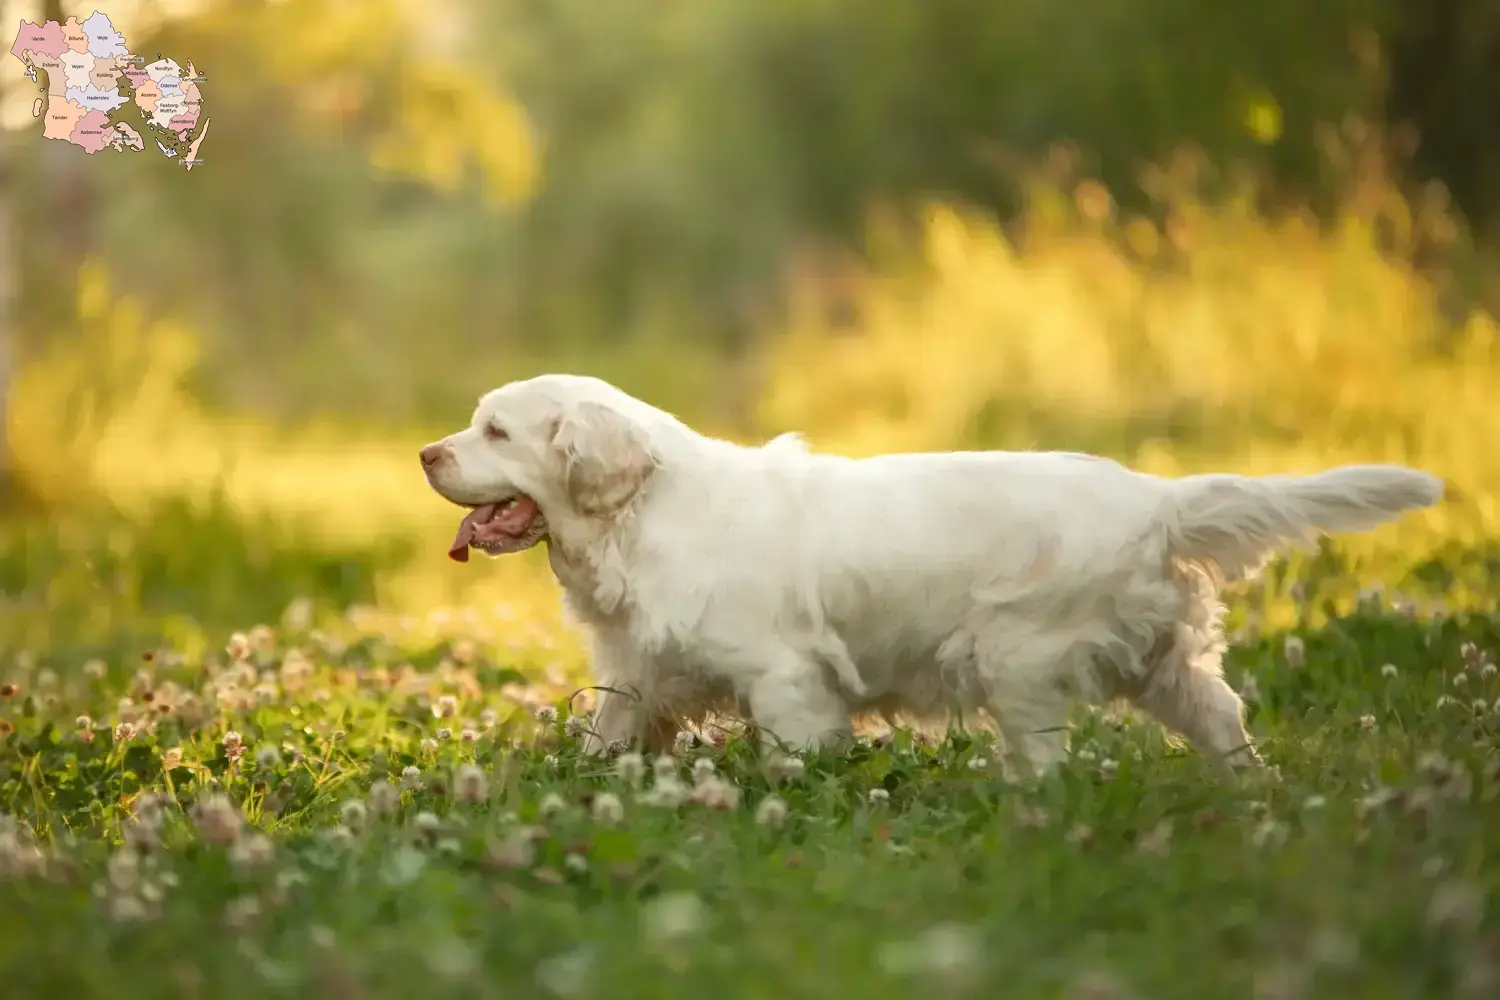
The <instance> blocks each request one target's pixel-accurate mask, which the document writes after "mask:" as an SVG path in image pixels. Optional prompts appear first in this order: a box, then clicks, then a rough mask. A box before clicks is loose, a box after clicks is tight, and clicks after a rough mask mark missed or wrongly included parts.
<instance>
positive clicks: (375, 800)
mask: <svg viewBox="0 0 1500 1000" xmlns="http://www.w3.org/2000/svg"><path fill="white" fill-rule="evenodd" d="M367 801H368V804H369V806H370V811H371V812H373V813H374V814H375V815H377V816H389V815H391V814H392V813H394V812H395V811H396V809H397V808H398V807H399V806H400V805H401V792H400V790H398V789H397V788H396V786H395V785H393V784H391V783H390V782H389V781H385V780H381V781H377V782H375V783H374V784H373V785H371V786H370V794H369V796H368V799H367Z"/></svg>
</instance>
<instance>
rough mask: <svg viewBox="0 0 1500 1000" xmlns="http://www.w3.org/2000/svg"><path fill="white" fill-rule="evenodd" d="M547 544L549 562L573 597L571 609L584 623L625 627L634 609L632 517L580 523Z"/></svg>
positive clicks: (596, 625)
mask: <svg viewBox="0 0 1500 1000" xmlns="http://www.w3.org/2000/svg"><path fill="white" fill-rule="evenodd" d="M569 527H570V529H571V530H566V531H562V532H554V533H553V535H552V536H551V537H549V538H548V540H547V562H548V564H549V565H550V566H551V567H552V575H553V576H554V577H556V578H557V582H558V583H559V584H560V585H561V586H562V588H563V592H564V593H565V594H566V595H567V598H568V606H569V609H570V610H571V611H572V612H573V613H574V614H575V615H576V616H577V617H578V618H580V619H581V620H582V621H583V623H584V624H587V625H592V626H595V627H599V626H604V625H614V624H619V623H620V622H621V620H622V619H623V618H625V617H626V616H628V615H629V612H630V607H631V594H630V590H631V587H630V576H629V573H628V571H627V570H626V566H627V565H628V562H627V560H626V558H625V555H624V553H623V552H622V551H621V548H622V544H628V538H627V537H626V536H627V534H628V519H625V518H611V519H609V520H608V521H606V522H579V523H577V524H575V525H571V526H569Z"/></svg>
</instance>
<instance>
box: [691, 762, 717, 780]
mask: <svg viewBox="0 0 1500 1000" xmlns="http://www.w3.org/2000/svg"><path fill="white" fill-rule="evenodd" d="M714 770H715V768H714V762H713V761H711V760H709V759H708V758H707V757H699V758H698V759H697V760H695V761H693V780H694V781H702V780H703V779H704V778H708V777H710V776H712V775H713V773H714Z"/></svg>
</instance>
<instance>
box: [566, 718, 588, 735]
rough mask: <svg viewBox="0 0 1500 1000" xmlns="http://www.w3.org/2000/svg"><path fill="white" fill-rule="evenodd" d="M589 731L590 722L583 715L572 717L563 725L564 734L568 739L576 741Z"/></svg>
mask: <svg viewBox="0 0 1500 1000" xmlns="http://www.w3.org/2000/svg"><path fill="white" fill-rule="evenodd" d="M588 731H589V720H588V718H587V717H585V716H582V715H570V716H568V721H567V722H565V723H563V732H564V733H566V734H567V737H568V739H570V740H576V739H578V738H579V737H581V736H583V735H584V734H586V733H587V732H588Z"/></svg>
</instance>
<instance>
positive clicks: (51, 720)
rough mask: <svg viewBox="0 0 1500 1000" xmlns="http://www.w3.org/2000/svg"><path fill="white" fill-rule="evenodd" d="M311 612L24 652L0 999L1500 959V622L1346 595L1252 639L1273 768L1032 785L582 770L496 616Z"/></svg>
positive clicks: (9, 778) (1179, 972)
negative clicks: (1234, 774)
mask: <svg viewBox="0 0 1500 1000" xmlns="http://www.w3.org/2000/svg"><path fill="white" fill-rule="evenodd" d="M1319 583H1320V579H1319V578H1317V577H1314V578H1311V579H1308V580H1304V581H1302V585H1303V593H1304V594H1305V595H1306V596H1305V597H1304V605H1303V611H1304V614H1305V616H1306V618H1307V620H1309V621H1310V620H1311V617H1312V611H1313V610H1314V608H1315V607H1316V605H1318V604H1319V603H1320V602H1321V601H1322V599H1323V598H1322V594H1321V588H1320V586H1319ZM1393 605H1394V606H1393ZM309 614H310V607H309V606H308V605H307V604H306V603H305V602H296V603H294V604H293V605H292V607H291V608H290V609H289V611H288V614H287V616H286V617H285V620H284V621H281V622H279V623H278V624H277V625H276V627H274V628H272V627H268V626H264V625H263V626H260V627H257V628H254V629H250V630H248V634H236V635H223V636H221V641H220V643H217V644H216V645H215V646H214V647H213V648H208V649H203V650H200V651H199V652H198V653H197V654H196V655H184V654H183V653H182V652H181V651H178V650H174V649H171V648H167V647H154V648H149V649H143V648H142V647H141V646H139V645H123V646H118V647H115V648H112V649H108V650H101V651H100V652H101V653H102V654H103V655H102V656H101V657H100V658H99V659H97V660H95V661H94V662H92V663H90V664H86V665H84V666H83V667H82V668H81V669H80V668H78V667H77V665H76V664H71V663H68V662H64V661H63V660H62V659H61V658H58V657H55V656H51V655H48V654H46V653H45V652H44V651H37V652H36V653H34V654H33V655H32V656H30V657H25V658H19V659H17V660H13V661H12V662H11V663H9V664H7V666H6V668H5V670H6V673H5V675H4V677H5V681H6V684H7V686H6V687H5V688H4V689H3V695H0V697H3V701H0V718H3V719H4V720H5V722H4V726H3V728H4V729H5V730H6V733H5V735H4V736H3V737H0V741H3V742H0V810H3V812H4V814H5V818H4V819H0V982H4V983H6V984H7V994H8V995H11V996H22V997H33V996H35V997H40V996H46V995H52V994H54V993H55V994H59V995H74V996H101V997H102V996H109V997H116V998H128V997H159V996H173V997H176V996H181V997H197V996H204V997H224V998H228V997H241V996H243V997H250V996H254V997H264V996H336V997H372V998H373V997H400V996H410V995H412V994H413V993H415V992H417V991H420V990H437V991H440V992H441V993H442V995H445V996H473V997H492V996H494V997H498V996H502V995H515V994H516V993H521V994H522V995H530V996H545V995H555V996H560V997H601V998H603V997H610V998H616V997H666V996H693V995H701V994H702V993H703V992H704V991H712V992H713V994H714V995H720V996H743V997H762V996H772V995H784V996H796V997H825V996H834V995H857V996H867V997H901V996H908V995H911V993H912V992H914V991H917V990H926V991H933V992H936V993H939V994H941V995H944V996H985V995H991V996H992V995H996V993H997V992H999V993H1003V995H1006V996H1013V997H1060V996H1067V997H1074V996H1078V997H1082V996H1088V997H1114V996H1120V997H1124V996H1142V997H1160V998H1173V997H1183V998H1187V997H1202V996H1206V995H1210V994H1214V995H1228V996H1256V997H1298V996H1351V997H1353V996H1359V997H1364V998H1382V997H1391V998H1397V997H1399V998H1403V1000H1410V998H1413V997H1428V996H1432V997H1439V996H1442V997H1448V996H1481V995H1492V994H1489V993H1486V992H1485V990H1486V989H1492V988H1493V985H1494V982H1495V979H1494V977H1495V976H1497V975H1500V937H1497V931H1500V925H1497V924H1496V919H1497V917H1500V914H1497V912H1496V903H1497V901H1500V896H1497V890H1500V864H1497V859H1496V856H1495V852H1494V849H1493V844H1492V843H1491V842H1490V841H1491V840H1492V838H1490V837H1488V836H1487V834H1486V831H1487V830H1489V831H1492V830H1493V829H1494V828H1495V824H1496V823H1497V822H1500V755H1497V753H1496V743H1495V741H1496V738H1497V736H1500V679H1497V677H1496V670H1495V666H1494V660H1495V650H1496V649H1497V648H1500V618H1497V617H1495V616H1492V615H1491V616H1486V615H1479V614H1475V615H1453V616H1440V617H1433V616H1430V615H1424V614H1420V613H1418V612H1417V611H1416V609H1415V608H1413V607H1412V606H1410V605H1409V604H1405V603H1403V602H1402V601H1401V599H1400V598H1396V597H1384V598H1381V597H1376V596H1373V595H1367V597H1366V600H1365V602H1364V603H1363V604H1362V605H1361V607H1360V608H1359V609H1358V610H1357V612H1356V613H1354V614H1352V615H1349V616H1335V617H1333V618H1331V619H1329V620H1327V621H1326V623H1325V624H1323V625H1321V626H1316V627H1315V626H1311V625H1308V626H1305V627H1303V628H1300V629H1297V630H1294V631H1291V632H1287V633H1279V634H1271V633H1266V634H1262V635H1254V634H1248V635H1243V636H1242V640H1244V641H1242V642H1241V644H1240V645H1239V646H1237V647H1236V649H1235V651H1234V652H1233V654H1232V655H1231V661H1230V672H1231V675H1232V677H1233V679H1234V681H1235V683H1236V684H1238V685H1239V686H1241V687H1242V688H1243V687H1253V689H1254V690H1255V692H1256V695H1255V697H1256V700H1255V702H1254V712H1255V715H1254V720H1253V727H1252V728H1253V729H1254V731H1255V732H1256V733H1257V736H1258V737H1259V738H1260V739H1261V740H1262V741H1263V745H1264V748H1265V752H1266V756H1267V758H1268V760H1269V761H1270V762H1271V763H1272V764H1273V765H1274V769H1275V770H1274V771H1273V772H1272V774H1270V775H1267V776H1264V777H1261V778H1251V779H1248V780H1246V781H1245V782H1242V783H1238V784H1224V783H1221V782H1218V781H1216V780H1215V779H1214V778H1213V776H1212V775H1211V773H1210V771H1209V769H1208V768H1207V767H1206V765H1205V764H1204V762H1203V761H1202V760H1201V759H1200V758H1198V757H1197V756H1196V755H1195V754H1193V753H1192V752H1191V751H1188V750H1183V749H1179V748H1176V747H1174V746H1171V745H1169V744H1168V743H1167V742H1166V741H1165V740H1164V738H1163V735H1162V733H1161V731H1160V730H1159V729H1157V728H1155V727H1153V726H1151V725H1149V724H1146V723H1143V722H1141V721H1139V720H1136V719H1133V718H1131V717H1129V716H1127V715H1117V714H1114V713H1094V712H1083V713H1080V714H1079V716H1078V717H1077V719H1076V729H1075V733H1074V739H1073V745H1074V756H1073V759H1072V761H1071V762H1070V763H1069V764H1068V766H1067V767H1066V768H1064V769H1063V770H1062V772H1061V773H1059V774H1057V775H1055V776H1053V777H1052V778H1050V779H1048V780H1046V781H1045V782H1043V783H1041V784H1039V785H1021V784H1013V783H1010V782H1008V781H1007V780H1006V779H1005V777H1004V775H1003V773H1002V772H1001V769H1000V768H999V766H998V764H997V763H996V759H995V749H994V747H993V746H992V745H991V742H990V737H989V736H988V735H987V734H986V733H984V732H982V731H971V732H960V731H955V732H953V733H951V734H949V735H947V736H945V737H943V738H941V739H938V738H935V737H933V738H928V737H924V736H921V735H918V734H915V733H912V732H909V731H906V730H901V729H898V730H895V731H893V732H891V733H888V734H885V735H883V736H880V737H878V738H875V739H870V738H866V739H865V740H863V741H862V742H861V745H860V746H859V747H858V748H857V749H855V750H854V751H853V752H851V753H849V754H847V755H844V756H841V757H835V756H832V755H830V754H826V753H824V754H817V755H812V756H808V757H806V758H805V759H799V760H798V761H796V762H795V763H792V764H789V763H788V762H787V760H788V759H787V758H783V757H778V756H775V755H772V754H765V755H762V754H759V753H757V752H756V751H755V750H754V749H753V748H752V747H751V746H749V745H747V744H745V743H743V742H741V741H740V740H739V739H738V738H737V737H733V736H725V735H722V734H720V735H718V736H717V737H716V736H715V734H714V733H713V732H710V733H708V734H707V735H708V736H709V737H710V738H709V739H708V740H701V739H700V740H691V741H689V740H687V738H684V739H685V741H684V742H683V743H681V744H680V745H679V748H678V752H677V753H676V755H675V756H674V757H672V758H671V759H669V760H667V761H666V762H661V761H654V762H653V761H639V760H635V759H632V758H628V757H627V758H620V759H616V760H614V761H612V762H603V761H594V760H589V759H585V758H582V757H580V755H579V754H578V753H577V751H576V746H577V740H576V735H577V733H578V728H577V727H578V726H579V724H580V722H579V721H577V720H573V719H572V717H571V716H570V715H569V699H568V694H569V692H568V690H567V683H566V678H564V677H562V676H559V675H557V674H556V673H554V675H553V681H554V682H561V683H550V684H549V683H548V682H547V680H546V670H545V666H546V664H547V658H548V657H549V656H550V655H551V654H550V653H549V652H548V651H547V650H545V649H539V648H532V649H522V648H517V647H516V645H515V644H514V643H513V642H512V641H510V640H509V638H508V636H507V628H506V626H505V624H504V623H503V622H501V621H499V620H498V619H495V618H493V617H490V616H486V617H485V618H484V619H482V620H480V621H479V622H477V623H475V624H472V625H470V626H469V627H468V628H467V629H464V630H462V631H463V633H464V635H465V636H466V637H465V638H453V639H448V640H444V641H442V642H439V643H436V644H434V643H430V642H426V641H421V640H418V641H402V640H401V639H399V638H395V639H393V638H390V637H388V636H384V635H382V634H380V633H379V631H378V630H375V631H374V632H372V631H371V630H370V628H369V624H370V623H369V622H368V621H366V620H364V619H362V618H361V617H360V616H359V615H358V614H355V615H354V616H352V618H351V616H348V615H333V616H328V617H325V618H324V619H322V620H321V621H320V622H319V624H320V626H321V627H320V628H312V627H310V625H311V622H310V619H309V617H308V616H309ZM221 645H222V646H223V647H224V648H223V650H222V651H221V649H220V648H219V646H221ZM1387 664H1390V666H1387ZM586 703H587V701H586V696H585V698H584V699H583V701H582V702H581V703H579V702H577V701H576V700H575V708H579V707H580V705H586ZM636 772H641V774H637V773H636ZM642 774H643V775H644V776H643V777H642ZM664 774H665V775H668V776H669V777H668V778H664V777H663V775H664ZM674 781H675V784H674ZM664 788H665V791H663V789H664ZM1486 977H1489V978H1488V979H1487V978H1486ZM1486 983H1488V984H1489V985H1488V986H1486Z"/></svg>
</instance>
